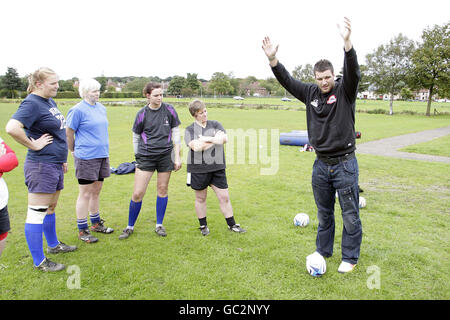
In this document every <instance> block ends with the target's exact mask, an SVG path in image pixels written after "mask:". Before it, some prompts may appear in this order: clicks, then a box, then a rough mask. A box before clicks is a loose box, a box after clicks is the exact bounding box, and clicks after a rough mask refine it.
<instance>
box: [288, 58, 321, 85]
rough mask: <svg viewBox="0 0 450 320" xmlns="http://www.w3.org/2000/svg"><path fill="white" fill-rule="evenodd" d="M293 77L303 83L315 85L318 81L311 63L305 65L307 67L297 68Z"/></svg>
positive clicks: (300, 66) (293, 72)
mask: <svg viewBox="0 0 450 320" xmlns="http://www.w3.org/2000/svg"><path fill="white" fill-rule="evenodd" d="M292 77H294V78H295V79H297V80H300V81H301V82H310V83H311V82H312V83H314V81H315V80H316V78H315V74H314V69H313V66H312V65H311V64H309V63H307V64H305V67H303V65H299V66H297V67H295V69H294V71H292Z"/></svg>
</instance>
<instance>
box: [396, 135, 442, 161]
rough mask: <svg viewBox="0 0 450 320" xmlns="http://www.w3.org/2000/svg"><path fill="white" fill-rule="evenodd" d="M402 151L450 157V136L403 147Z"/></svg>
mask: <svg viewBox="0 0 450 320" xmlns="http://www.w3.org/2000/svg"><path fill="white" fill-rule="evenodd" d="M400 151H405V152H413V153H424V154H430V155H433V156H444V157H450V136H445V137H442V138H437V139H433V140H431V141H427V142H423V143H418V144H414V145H412V146H408V147H406V148H402V149H400Z"/></svg>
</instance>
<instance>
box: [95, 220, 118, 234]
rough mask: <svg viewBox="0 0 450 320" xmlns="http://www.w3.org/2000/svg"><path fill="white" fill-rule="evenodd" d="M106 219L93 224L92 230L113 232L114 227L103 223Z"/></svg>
mask: <svg viewBox="0 0 450 320" xmlns="http://www.w3.org/2000/svg"><path fill="white" fill-rule="evenodd" d="M104 222H105V220H100V222H97V223H96V224H94V225H93V226H91V230H92V231H94V232H101V233H113V232H114V229H113V228H110V227H106V226H105V225H104V224H103V223H104Z"/></svg>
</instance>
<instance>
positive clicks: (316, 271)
mask: <svg viewBox="0 0 450 320" xmlns="http://www.w3.org/2000/svg"><path fill="white" fill-rule="evenodd" d="M306 270H308V273H309V274H310V275H312V276H313V277H320V276H321V275H323V274H324V273H325V272H326V271H327V263H326V262H325V259H324V258H323V257H322V255H321V254H320V253H318V252H317V251H315V252H314V253H313V254H310V255H309V256H307V257H306Z"/></svg>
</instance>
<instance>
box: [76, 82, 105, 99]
mask: <svg viewBox="0 0 450 320" xmlns="http://www.w3.org/2000/svg"><path fill="white" fill-rule="evenodd" d="M100 87H101V84H100V83H99V82H98V81H97V80H95V79H83V80H81V81H80V84H79V86H78V92H79V94H80V97H81V98H83V99H84V97H85V96H86V94H87V93H88V92H89V91H95V90H100Z"/></svg>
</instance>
